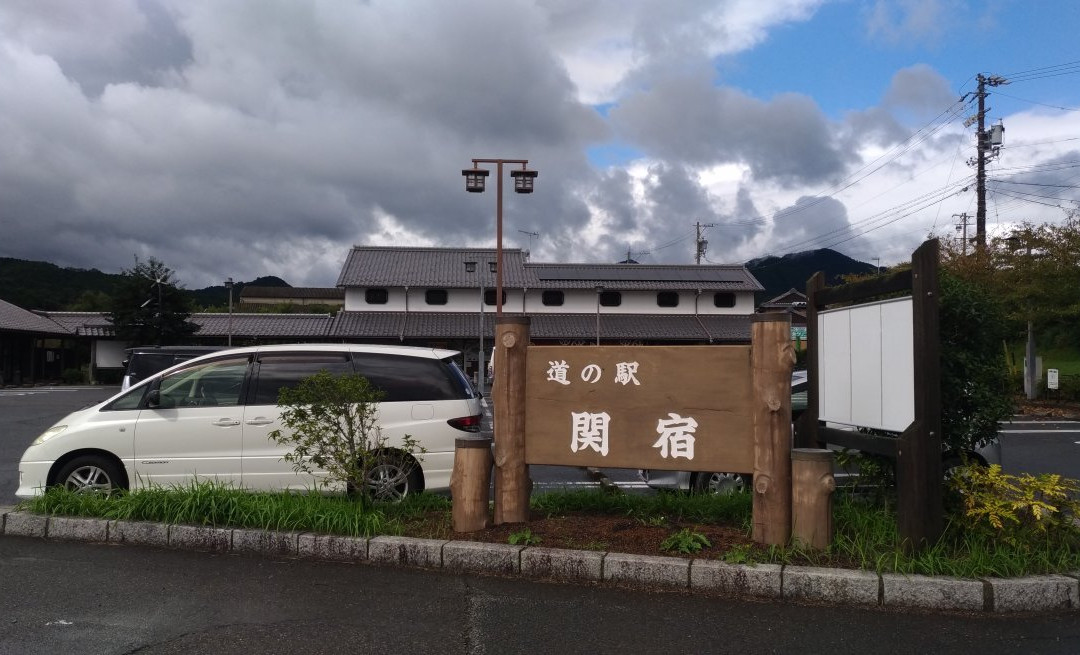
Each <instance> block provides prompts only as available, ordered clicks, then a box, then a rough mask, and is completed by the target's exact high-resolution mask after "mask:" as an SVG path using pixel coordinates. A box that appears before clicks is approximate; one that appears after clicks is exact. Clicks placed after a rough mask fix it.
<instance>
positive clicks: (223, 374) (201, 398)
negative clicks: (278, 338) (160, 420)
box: [158, 356, 248, 408]
mask: <svg viewBox="0 0 1080 655" xmlns="http://www.w3.org/2000/svg"><path fill="white" fill-rule="evenodd" d="M247 370H248V357H246V356H245V357H230V358H228V359H216V360H213V361H209V362H202V363H199V364H196V365H193V366H190V367H188V368H183V369H180V370H179V371H175V372H173V373H171V374H169V375H167V376H166V377H163V378H162V379H161V382H160V383H159V385H158V392H159V395H160V402H159V405H158V406H159V407H162V408H168V407H212V406H223V407H224V406H233V405H239V404H240V397H241V396H240V392H241V391H243V389H244V379H245V378H246V377H247Z"/></svg>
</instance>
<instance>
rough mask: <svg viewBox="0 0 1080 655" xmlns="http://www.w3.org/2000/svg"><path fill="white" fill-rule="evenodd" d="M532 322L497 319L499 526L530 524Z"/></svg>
mask: <svg viewBox="0 0 1080 655" xmlns="http://www.w3.org/2000/svg"><path fill="white" fill-rule="evenodd" d="M528 346H529V318H528V317H527V316H501V317H498V318H496V319H495V383H494V385H493V386H492V389H491V397H492V401H493V402H494V403H495V525H501V524H503V523H524V522H525V521H528V520H529V494H530V493H531V492H532V480H530V479H529V466H528V464H526V463H525V351H526V349H527V348H528Z"/></svg>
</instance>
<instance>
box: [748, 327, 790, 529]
mask: <svg viewBox="0 0 1080 655" xmlns="http://www.w3.org/2000/svg"><path fill="white" fill-rule="evenodd" d="M750 353H751V354H750V358H751V377H752V384H753V408H752V412H751V414H752V424H753V429H754V510H753V511H754V516H753V539H754V541H756V542H758V543H762V544H769V545H777V546H782V545H785V544H787V542H788V539H790V537H791V369H792V367H793V366H794V365H795V348H794V347H793V346H792V345H791V317H790V316H789V315H788V314H786V313H779V312H770V313H765V314H754V316H753V318H752V319H751V325H750Z"/></svg>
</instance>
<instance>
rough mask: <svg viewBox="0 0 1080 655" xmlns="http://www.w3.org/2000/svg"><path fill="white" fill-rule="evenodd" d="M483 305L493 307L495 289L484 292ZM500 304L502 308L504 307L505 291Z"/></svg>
mask: <svg viewBox="0 0 1080 655" xmlns="http://www.w3.org/2000/svg"><path fill="white" fill-rule="evenodd" d="M484 304H485V305H487V306H488V307H493V306H494V305H495V289H485V290H484ZM502 304H503V305H504V306H505V305H506V289H503V295H502Z"/></svg>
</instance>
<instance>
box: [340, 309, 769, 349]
mask: <svg viewBox="0 0 1080 655" xmlns="http://www.w3.org/2000/svg"><path fill="white" fill-rule="evenodd" d="M698 318H700V319H701V320H700V322H699V321H698ZM478 332H479V319H478V318H477V316H476V314H464V313H449V312H445V313H444V312H411V313H409V314H406V313H405V312H339V313H338V315H337V319H336V320H335V321H334V327H333V330H332V332H331V334H330V336H333V337H337V338H342V339H349V338H352V339H355V338H362V339H398V338H405V339H422V338H427V339H471V338H473V337H476V336H478ZM529 332H530V334H531V336H532V338H534V339H545V340H548V339H550V340H555V339H557V340H583V341H592V340H594V339H595V338H596V315H595V314H534V315H532V317H531V321H530V328H529ZM494 334H495V316H494V315H493V314H485V315H484V337H485V339H490V338H492V337H493V336H494ZM600 338H601V340H609V341H610V340H613V339H620V340H637V341H660V342H671V341H700V342H707V341H709V340H710V338H711V339H712V341H714V342H715V341H739V342H743V341H749V339H750V317H749V316H744V315H741V314H739V315H714V316H700V317H695V316H693V315H681V316H662V315H656V314H601V315H600Z"/></svg>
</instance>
